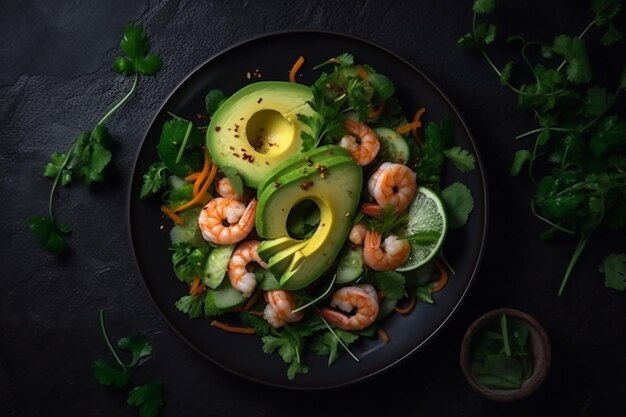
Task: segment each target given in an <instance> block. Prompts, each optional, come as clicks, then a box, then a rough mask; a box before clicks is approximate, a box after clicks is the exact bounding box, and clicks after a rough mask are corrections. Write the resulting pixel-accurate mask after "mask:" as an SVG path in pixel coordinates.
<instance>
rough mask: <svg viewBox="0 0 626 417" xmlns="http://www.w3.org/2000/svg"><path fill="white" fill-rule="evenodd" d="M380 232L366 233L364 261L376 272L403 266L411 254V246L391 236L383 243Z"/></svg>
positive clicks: (403, 240)
mask: <svg viewBox="0 0 626 417" xmlns="http://www.w3.org/2000/svg"><path fill="white" fill-rule="evenodd" d="M381 241H382V236H381V235H380V233H378V232H374V231H370V230H368V231H367V232H366V233H365V242H364V246H363V261H364V262H365V264H366V265H367V266H369V267H370V268H372V269H373V270H375V271H389V270H391V269H396V268H398V267H399V266H402V265H403V264H404V263H405V262H406V261H407V259H409V255H410V254H411V245H410V244H409V242H408V241H407V240H406V239H398V238H397V237H396V236H394V235H389V236H387V237H386V238H385V240H384V241H382V243H381Z"/></svg>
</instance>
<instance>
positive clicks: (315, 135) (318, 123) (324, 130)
mask: <svg viewBox="0 0 626 417" xmlns="http://www.w3.org/2000/svg"><path fill="white" fill-rule="evenodd" d="M312 91H313V100H310V101H307V104H308V105H309V107H311V109H312V110H313V111H314V114H313V115H311V116H307V115H305V114H302V113H298V114H297V118H298V120H299V121H301V122H302V123H303V124H305V125H306V126H307V127H308V131H305V130H304V129H303V130H302V132H301V133H300V136H301V137H302V150H303V151H307V150H309V149H313V148H315V147H316V146H317V145H318V144H319V143H320V141H322V140H323V139H325V138H326V137H329V138H338V137H340V136H342V135H343V132H344V128H343V116H342V114H341V112H340V111H339V106H338V105H337V104H336V103H327V102H326V99H325V98H324V93H322V92H321V91H320V90H319V89H318V88H315V87H312Z"/></svg>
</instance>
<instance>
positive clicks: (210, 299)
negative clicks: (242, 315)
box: [204, 283, 246, 316]
mask: <svg viewBox="0 0 626 417" xmlns="http://www.w3.org/2000/svg"><path fill="white" fill-rule="evenodd" d="M245 300H246V298H245V297H244V296H243V295H241V293H240V292H239V291H237V290H236V289H234V288H233V287H231V286H230V283H228V284H227V285H222V286H220V287H219V288H218V289H214V290H207V292H206V295H205V296H204V314H206V315H207V316H216V315H219V314H222V313H225V312H226V311H228V310H230V309H232V308H234V307H237V306H238V305H240V304H242V303H243V302H244V301H245Z"/></svg>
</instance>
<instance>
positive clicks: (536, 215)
mask: <svg viewBox="0 0 626 417" xmlns="http://www.w3.org/2000/svg"><path fill="white" fill-rule="evenodd" d="M530 210H531V211H532V212H533V214H534V215H535V217H536V218H538V219H539V220H541V221H543V222H545V223H547V224H549V225H550V226H552V227H554V228H555V229H556V230H558V231H560V232H563V233H567V234H568V235H572V236H573V235H575V234H576V233H575V232H574V231H573V230H570V229H566V228H565V227H563V226H559V225H558V224H556V223H554V222H551V221H550V220H548V219H546V218H545V217H543V216H541V215H540V214H539V213H537V210H536V209H535V201H534V200H531V202H530Z"/></svg>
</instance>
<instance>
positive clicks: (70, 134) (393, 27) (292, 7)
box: [0, 0, 626, 416]
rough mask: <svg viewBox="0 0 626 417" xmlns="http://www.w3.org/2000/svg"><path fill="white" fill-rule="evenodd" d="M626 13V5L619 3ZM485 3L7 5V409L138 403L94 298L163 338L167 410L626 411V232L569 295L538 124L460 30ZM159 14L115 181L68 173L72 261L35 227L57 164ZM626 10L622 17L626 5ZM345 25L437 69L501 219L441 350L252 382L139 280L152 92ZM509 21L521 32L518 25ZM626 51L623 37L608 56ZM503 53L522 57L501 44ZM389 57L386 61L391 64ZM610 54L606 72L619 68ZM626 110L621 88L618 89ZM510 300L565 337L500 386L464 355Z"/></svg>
mask: <svg viewBox="0 0 626 417" xmlns="http://www.w3.org/2000/svg"><path fill="white" fill-rule="evenodd" d="M538 3H539V2H530V1H522V2H516V3H515V4H502V7H501V9H500V10H499V11H498V13H497V18H498V19H500V22H502V23H501V25H502V27H503V30H504V31H506V32H508V33H515V32H519V31H521V32H524V33H528V34H529V35H532V36H529V37H534V38H542V39H550V38H552V37H553V36H554V35H556V34H558V33H561V32H567V33H577V32H579V31H581V30H582V28H584V27H585V26H586V25H587V23H588V21H589V19H590V16H589V13H588V12H587V7H586V4H585V2H581V1H576V2H571V1H566V0H557V1H551V2H542V4H541V5H540V4H538ZM622 14H624V13H622ZM470 20H471V10H470V5H469V4H468V2H465V1H454V2H453V1H446V2H431V1H412V2H411V1H397V2H388V3H387V4H384V5H383V4H380V2H366V1H364V2H341V3H339V2H332V3H331V2H322V1H275V0H274V1H266V2H252V1H244V2H237V1H233V2H228V3H226V2H186V1H180V2H177V1H146V2H133V1H126V2H122V1H115V2H113V1H107V2H96V1H93V2H63V5H61V4H60V3H59V4H57V2H47V1H43V0H41V1H30V2H28V1H17V0H13V1H5V2H3V3H2V5H0V35H1V37H0V39H2V42H0V62H2V65H1V67H0V132H1V133H2V135H1V136H2V141H3V143H2V145H1V146H0V175H1V178H2V180H1V183H0V187H1V188H0V201H2V204H1V205H0V215H1V218H2V228H1V230H2V243H0V247H1V248H2V249H1V252H0V262H1V264H2V265H3V268H2V274H1V275H2V278H1V280H0V294H1V295H0V415H7V416H37V415H46V416H48V415H66V416H84V415H91V416H110V415H117V416H126V415H127V416H134V415H136V411H135V410H134V409H132V408H131V407H129V406H128V405H126V404H125V396H124V394H123V393H121V392H118V391H115V390H109V389H106V388H102V387H100V386H99V385H98V384H97V383H96V381H95V380H94V379H93V377H92V376H91V370H90V363H91V361H93V360H94V359H95V358H98V357H107V355H108V353H107V349H106V346H105V345H104V342H103V340H102V338H101V335H100V332H99V328H98V317H97V312H98V310H99V309H100V308H103V309H105V310H106V311H107V318H108V327H109V330H110V332H111V335H112V337H113V338H117V337H119V336H122V335H127V334H130V333H134V332H143V333H145V334H146V335H147V336H148V337H149V338H150V339H151V340H152V341H153V343H154V347H155V354H154V357H153V358H152V359H151V360H150V361H149V362H148V363H147V364H146V366H144V367H143V368H142V369H141V370H140V372H138V373H137V376H136V379H135V380H134V382H135V383H142V382H144V381H146V380H147V379H148V378H151V377H157V378H160V379H161V380H163V381H164V383H165V385H166V388H167V396H166V401H167V404H166V406H165V409H164V413H163V415H169V416H174V415H176V416H182V415H184V416H187V415H189V416H191V415H220V416H230V415H233V416H235V415H237V416H241V415H247V416H264V415H284V416H287V415H300V416H319V415H330V414H336V413H337V411H338V410H344V411H343V413H347V414H348V415H372V416H374V415H448V416H450V415H459V416H499V415H508V416H527V415H535V416H540V415H546V416H548V415H550V416H551V415H577V416H598V415H603V416H617V415H623V413H624V409H626V383H625V382H624V375H626V353H625V352H626V336H625V329H626V303H625V302H624V294H622V293H618V292H616V291H613V290H610V289H606V288H604V284H603V280H602V277H601V275H600V274H599V272H598V271H597V266H598V264H599V263H600V262H601V260H602V259H603V258H604V256H606V254H608V253H609V252H619V251H624V250H625V249H626V247H625V243H624V235H623V233H621V234H617V233H603V234H598V235H596V236H594V237H593V238H592V240H591V242H590V246H589V247H588V249H587V251H586V253H585V254H584V256H583V257H582V258H581V260H580V263H579V265H578V266H577V268H576V271H575V273H574V275H573V276H572V279H571V282H570V284H569V286H568V289H567V293H566V296H564V297H557V296H556V294H555V292H556V289H557V287H558V284H559V282H560V276H561V274H562V271H563V269H564V267H565V264H566V262H567V260H568V257H569V254H570V252H571V250H572V249H573V247H574V245H575V242H573V241H570V240H565V239H558V240H555V241H553V242H542V241H540V240H539V239H538V237H537V236H538V233H539V232H540V231H541V230H542V226H541V225H540V224H539V223H538V222H537V221H536V220H535V219H534V218H533V217H532V215H531V213H530V210H529V209H528V203H527V201H528V197H529V195H530V191H531V189H530V187H529V185H528V183H527V182H526V181H525V180H523V179H521V178H520V179H517V178H513V177H511V176H510V175H509V174H508V170H509V164H510V160H511V156H512V153H513V151H514V150H515V149H516V148H517V146H518V144H517V143H516V142H515V140H514V139H513V137H514V136H515V134H517V133H519V132H523V131H525V130H527V129H529V128H531V127H533V126H534V125H533V122H532V121H531V120H530V118H529V117H527V116H526V115H523V114H521V113H520V112H519V111H518V110H517V108H516V101H515V100H516V99H515V97H514V96H513V95H512V94H510V93H509V92H508V91H507V90H505V89H503V88H501V87H500V85H499V83H498V80H497V78H496V76H495V75H494V74H493V73H492V72H490V70H489V68H488V67H487V65H486V64H485V63H484V61H483V60H482V59H481V58H480V57H478V56H476V55H474V54H470V53H467V52H465V51H461V50H458V49H457V48H456V47H455V41H456V39H457V38H458V37H459V36H460V35H462V34H463V33H465V32H466V31H467V29H468V27H469V24H470ZM127 22H139V23H141V24H143V25H145V27H147V29H148V31H149V33H150V36H151V39H152V43H153V46H154V50H155V51H156V52H158V53H159V54H161V55H162V56H163V57H164V59H165V67H164V69H163V71H162V72H161V73H160V74H159V75H158V76H157V77H156V78H154V79H150V80H146V82H142V83H141V84H140V86H139V89H138V92H137V95H136V96H135V97H134V98H133V99H132V100H131V101H130V103H129V104H128V105H127V106H126V107H125V108H124V109H123V110H122V111H121V112H119V113H118V114H117V115H116V116H115V117H114V119H112V120H111V122H110V123H109V128H110V130H111V132H112V134H113V135H114V139H115V141H116V144H117V149H116V152H115V157H114V162H113V166H112V169H111V171H110V172H109V174H110V175H109V178H108V179H107V182H106V183H105V184H103V185H101V186H98V187H93V188H92V189H90V190H87V189H84V188H81V187H71V188H70V189H67V190H61V191H60V192H59V194H58V197H57V198H56V200H55V205H56V210H57V213H58V217H59V218H60V219H61V220H63V221H68V222H69V223H71V225H72V226H73V228H74V233H73V235H72V237H71V238H70V244H71V246H72V248H73V253H72V255H71V256H69V257H68V258H67V259H64V260H58V259H56V258H54V257H52V256H50V255H49V254H47V253H44V252H43V251H42V250H40V249H39V248H38V247H37V246H36V244H35V243H34V242H33V238H32V236H31V234H30V232H29V230H28V229H27V227H26V222H25V219H26V217H27V216H29V215H31V214H35V213H37V214H43V213H45V210H46V197H47V193H48V192H49V188H50V182H49V181H48V180H47V179H45V178H43V177H42V176H41V175H40V173H41V169H42V166H43V164H44V162H45V161H46V160H47V158H48V156H49V155H50V154H51V153H52V152H53V151H57V150H58V151H62V150H64V149H66V148H68V147H69V146H70V144H71V141H72V140H73V138H74V137H75V136H76V135H77V134H78V133H79V131H80V130H81V129H86V128H91V127H92V126H93V124H94V123H95V122H96V121H97V120H98V119H99V117H101V115H102V114H103V113H104V112H105V111H106V109H107V108H108V106H110V105H111V103H113V102H114V101H115V100H116V98H118V97H120V96H121V95H122V94H123V92H124V91H125V90H126V89H127V88H129V83H130V81H129V80H127V79H123V78H121V77H119V76H117V75H115V74H113V73H112V71H111V70H110V63H111V62H112V60H113V58H114V57H115V56H116V54H117V41H118V38H119V34H120V33H121V29H122V27H123V25H124V24H125V23H127ZM619 24H620V27H621V28H622V29H624V28H626V25H625V24H624V18H623V16H622V18H621V19H620V21H619ZM294 28H320V29H332V30H337V31H343V32H347V33H350V34H353V35H356V36H359V37H362V38H365V39H367V40H370V41H373V42H376V43H378V44H380V45H382V46H383V47H387V48H389V49H391V50H392V51H394V52H396V53H398V54H400V55H401V56H403V57H405V58H406V59H407V60H408V61H409V62H411V63H413V64H414V65H416V66H417V67H418V68H420V69H421V70H423V71H424V72H425V73H426V74H427V75H428V76H430V77H431V78H432V79H433V80H434V81H435V82H436V83H437V84H438V85H440V86H441V87H442V88H443V89H444V90H445V91H446V92H447V94H448V95H449V97H450V98H451V99H452V101H453V102H454V103H455V104H456V105H457V107H458V108H459V110H460V111H461V113H462V114H463V115H464V116H465V118H466V120H467V121H468V123H469V126H470V128H471V129H472V131H473V133H474V135H475V138H476V139H477V142H478V144H479V146H480V148H481V151H482V154H483V157H484V160H485V164H486V169H487V178H488V180H489V183H490V192H491V198H490V203H491V214H492V216H491V220H490V233H489V240H488V244H487V251H486V254H485V258H484V262H483V265H482V268H481V271H480V274H479V276H478V278H477V280H476V282H475V285H474V286H473V288H472V289H471V292H470V294H469V296H468V297H467V299H466V300H465V302H464V303H463V305H462V307H461V309H460V310H459V311H458V312H457V314H456V316H455V318H454V319H453V320H452V321H451V323H450V324H449V325H448V326H447V327H446V328H445V329H444V330H443V331H442V332H441V333H440V334H439V336H438V337H437V338H436V339H435V340H434V341H433V342H432V343H430V344H429V345H427V346H426V348H425V349H423V350H422V351H420V353H419V354H418V355H416V356H414V357H412V358H411V359H409V360H407V361H405V362H403V363H402V365H401V366H399V367H396V368H395V369H393V370H392V371H390V372H387V373H385V374H384V375H381V376H379V377H377V378H375V379H372V380H370V381H367V382H365V383H362V384H359V385H356V386H353V387H348V388H344V389H339V390H336V391H328V392H316V393H302V392H290V391H283V390H277V389H274V388H269V387H265V386H260V385H257V384H254V383H251V382H247V381H245V380H242V379H240V378H238V377H235V376H232V375H230V374H229V373H227V372H224V371H222V370H220V369H218V368H216V367H215V366H213V365H211V364H210V363H209V362H207V361H206V360H204V359H203V358H202V357H201V356H199V355H197V354H196V353H194V352H193V351H192V350H191V349H190V348H189V347H188V346H187V345H186V344H184V343H183V342H182V341H181V340H179V339H178V338H177V337H176V336H175V334H174V333H173V332H172V331H171V330H170V328H169V327H168V326H167V325H166V323H165V322H164V321H163V320H162V319H161V318H160V316H159V313H158V311H157V310H156V309H155V308H154V307H153V304H152V302H151V301H150V299H149V297H148V294H147V293H146V291H145V290H144V287H143V285H142V284H141V281H140V279H141V278H140V277H139V275H138V272H137V271H136V269H135V266H134V261H133V259H132V258H131V252H130V246H129V241H128V237H127V234H128V231H127V230H126V216H127V214H126V212H125V210H126V199H127V185H128V183H129V180H130V178H129V175H130V172H131V165H132V161H133V159H134V156H135V153H136V150H137V148H138V146H139V144H140V142H141V140H142V136H143V134H144V132H145V130H146V128H147V126H148V123H149V121H150V120H151V119H152V117H153V116H154V112H155V110H156V109H157V108H158V106H159V104H160V103H161V102H162V101H163V100H164V98H165V97H166V96H167V94H168V93H169V92H170V91H171V90H172V89H173V88H174V87H175V86H176V85H177V83H178V82H179V81H180V80H181V79H182V78H183V77H184V76H185V75H186V74H187V73H188V72H189V71H191V70H192V69H193V68H194V67H196V66H197V65H198V64H200V63H201V62H203V61H204V60H205V59H206V58H208V57H210V56H211V55H212V54H215V53H216V52H218V51H220V50H221V49H223V48H225V47H227V46H229V45H231V44H233V43H236V42H239V41H241V40H244V39H247V38H250V37H253V36H254V35H258V34H263V33H267V32H270V31H275V30H282V29H294ZM502 36H505V34H502ZM619 54H621V56H622V57H623V56H624V46H623V45H620V46H615V47H612V48H610V49H609V50H594V51H592V53H591V55H592V57H603V56H609V55H615V56H619ZM499 58H500V62H505V60H506V59H507V58H506V57H505V56H501V57H499ZM380 70H381V71H382V72H384V68H380ZM618 70H619V68H618V67H617V66H616V67H614V68H613V67H611V66H608V67H606V68H602V69H600V70H599V71H597V73H596V76H597V77H598V78H599V79H602V78H603V76H611V75H614V74H615V73H616V72H617V71H618ZM620 109H621V111H622V113H621V114H624V112H623V109H624V106H623V103H622V105H621V107H620ZM496 307H514V308H518V309H521V310H524V311H526V312H528V313H530V314H531V315H534V316H535V317H536V318H537V319H538V320H539V321H540V322H542V323H543V325H544V326H545V328H546V330H547V332H548V334H549V335H550V336H551V338H552V344H553V365H552V370H551V371H550V374H549V376H548V378H547V380H546V382H545V384H544V386H543V387H542V388H541V389H540V390H539V391H538V392H536V393H535V394H534V395H533V396H531V397H530V398H528V399H525V400H522V401H520V402H517V403H514V404H498V403H494V402H490V401H488V400H485V399H483V398H482V397H480V396H479V395H478V394H476V393H475V392H473V391H472V390H471V389H470V388H469V386H468V385H467V384H466V382H465V380H464V379H463V376H462V374H461V370H460V367H459V364H458V354H459V347H460V343H461V339H462V336H463V333H464V331H465V329H466V328H467V326H468V325H469V324H470V323H471V322H472V321H473V320H474V319H475V318H477V317H478V316H479V315H481V314H482V313H484V312H486V311H487V310H490V309H492V308H496Z"/></svg>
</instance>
